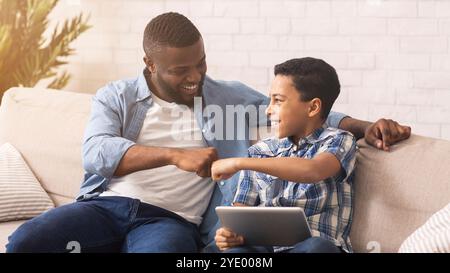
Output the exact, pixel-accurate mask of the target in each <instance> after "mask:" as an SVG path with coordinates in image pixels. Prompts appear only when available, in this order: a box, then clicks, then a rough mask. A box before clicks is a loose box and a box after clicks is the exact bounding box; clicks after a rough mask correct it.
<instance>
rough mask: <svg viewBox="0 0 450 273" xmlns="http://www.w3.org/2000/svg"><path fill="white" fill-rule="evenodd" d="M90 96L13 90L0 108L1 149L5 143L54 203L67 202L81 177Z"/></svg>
mask: <svg viewBox="0 0 450 273" xmlns="http://www.w3.org/2000/svg"><path fill="white" fill-rule="evenodd" d="M91 98H92V95H87V94H79V93H73V92H65V91H56V90H48V89H39V88H13V89H10V90H9V91H7V92H6V93H5V94H4V96H3V99H2V105H1V107H0V145H2V144H3V143H5V142H10V143H11V144H12V145H13V146H15V147H16V148H17V149H18V150H19V151H20V152H21V154H22V156H23V157H24V159H25V161H26V162H27V164H28V165H29V166H30V168H31V170H32V171H33V172H34V174H35V176H36V177H37V178H38V180H39V181H40V182H41V184H42V186H43V187H44V189H45V190H46V191H47V192H48V193H49V195H50V197H51V198H52V199H53V201H54V202H55V203H56V205H61V204H64V203H68V202H72V201H73V200H74V198H75V196H76V194H77V193H78V191H79V189H80V183H81V181H82V178H83V167H82V163H81V144H82V138H83V133H84V128H85V126H86V123H87V121H88V118H89V113H90V107H91Z"/></svg>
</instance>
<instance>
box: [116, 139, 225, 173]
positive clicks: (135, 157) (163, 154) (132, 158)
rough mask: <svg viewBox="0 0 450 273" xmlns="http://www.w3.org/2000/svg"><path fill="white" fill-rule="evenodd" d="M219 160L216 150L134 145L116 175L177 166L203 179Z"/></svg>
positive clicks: (123, 159)
mask: <svg viewBox="0 0 450 273" xmlns="http://www.w3.org/2000/svg"><path fill="white" fill-rule="evenodd" d="M216 159H217V152H216V150H215V149H214V148H201V149H189V150H188V149H177V148H160V147H147V146H139V145H134V146H132V147H131V148H130V149H128V151H127V152H126V153H125V155H124V156H123V157H122V159H121V160H120V163H119V166H118V167H117V169H116V171H115V173H114V175H115V176H124V175H127V174H130V173H133V172H137V171H142V170H147V169H153V168H158V167H162V166H166V165H175V166H177V167H178V168H179V169H182V170H184V171H188V172H196V173H197V175H199V176H201V177H209V176H210V169H211V164H212V162H213V161H214V160H216Z"/></svg>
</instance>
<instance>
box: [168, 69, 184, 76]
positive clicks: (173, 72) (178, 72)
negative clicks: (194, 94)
mask: <svg viewBox="0 0 450 273" xmlns="http://www.w3.org/2000/svg"><path fill="white" fill-rule="evenodd" d="M170 73H171V74H175V75H181V74H183V73H185V70H173V71H171V72H170Z"/></svg>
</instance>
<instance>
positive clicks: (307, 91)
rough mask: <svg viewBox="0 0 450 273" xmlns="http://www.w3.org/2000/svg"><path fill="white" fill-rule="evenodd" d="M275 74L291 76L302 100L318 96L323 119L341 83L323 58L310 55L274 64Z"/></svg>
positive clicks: (334, 71)
mask: <svg viewBox="0 0 450 273" xmlns="http://www.w3.org/2000/svg"><path fill="white" fill-rule="evenodd" d="M274 72H275V76H276V75H283V76H291V77H292V81H293V83H294V87H295V89H297V91H299V93H300V99H301V100H302V101H311V100H312V99H314V98H319V99H320V100H321V101H322V111H321V117H322V118H323V119H324V120H325V119H326V118H327V117H328V114H329V113H330V111H331V107H332V106H333V103H334V101H335V100H336V99H337V97H338V96H339V92H340V90H341V85H340V83H339V78H338V75H337V73H336V70H335V69H334V68H333V67H332V66H331V65H329V64H328V63H326V62H325V61H323V60H320V59H315V58H311V57H306V58H299V59H292V60H288V61H286V62H284V63H281V64H278V65H276V66H275V71H274Z"/></svg>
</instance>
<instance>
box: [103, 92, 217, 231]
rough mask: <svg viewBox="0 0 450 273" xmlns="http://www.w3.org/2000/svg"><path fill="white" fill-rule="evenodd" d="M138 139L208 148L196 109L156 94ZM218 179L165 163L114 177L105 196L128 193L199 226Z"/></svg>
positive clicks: (152, 143) (149, 143)
mask: <svg viewBox="0 0 450 273" xmlns="http://www.w3.org/2000/svg"><path fill="white" fill-rule="evenodd" d="M152 98H153V104H152V106H151V107H150V108H149V110H148V112H147V115H146V117H145V120H144V124H143V126H142V129H141V131H140V133H139V136H138V139H137V141H136V143H137V144H139V145H144V146H154V147H172V148H205V147H207V145H206V143H205V142H204V141H203V138H202V134H201V130H200V127H199V126H198V125H197V121H196V119H195V115H194V112H193V110H192V109H191V108H189V107H187V106H185V105H178V104H176V103H168V102H166V101H164V100H162V99H160V98H158V97H156V96H155V95H153V96H152ZM213 190H214V182H212V180H211V178H202V177H199V176H197V174H195V173H191V172H186V171H183V170H181V169H178V168H177V167H176V166H173V165H170V166H164V167H160V168H154V169H150V170H143V171H138V172H134V173H131V174H128V175H125V176H123V177H116V178H113V179H112V180H111V181H110V183H109V185H108V190H107V191H106V192H104V193H102V194H101V195H102V196H126V197H130V198H136V199H139V200H141V201H142V202H145V203H148V204H152V205H155V206H158V207H161V208H164V209H166V210H170V211H172V212H174V213H176V214H178V215H180V216H182V217H183V218H185V219H186V220H188V221H189V222H192V223H195V224H197V225H199V224H200V223H201V221H202V217H201V216H202V215H203V213H204V212H205V210H206V208H207V206H208V204H209V200H210V198H211V195H212V192H213Z"/></svg>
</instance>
